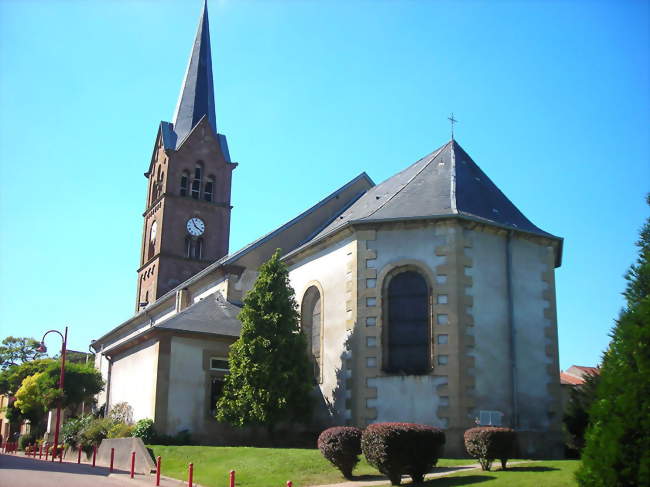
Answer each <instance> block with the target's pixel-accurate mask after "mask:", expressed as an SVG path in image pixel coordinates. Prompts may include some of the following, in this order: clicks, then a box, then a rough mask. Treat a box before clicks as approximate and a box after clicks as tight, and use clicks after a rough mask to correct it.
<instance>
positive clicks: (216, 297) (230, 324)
mask: <svg viewBox="0 0 650 487" xmlns="http://www.w3.org/2000/svg"><path fill="white" fill-rule="evenodd" d="M240 311H241V308H240V307H239V306H236V305H234V304H232V303H231V302H229V301H227V300H226V299H225V298H224V297H223V296H222V295H221V293H220V292H216V293H214V294H211V295H209V296H208V297H206V298H205V299H202V300H201V301H198V302H196V303H194V304H192V305H191V306H189V307H188V308H186V309H184V310H183V311H181V312H180V313H178V314H177V315H175V316H173V317H171V318H170V319H168V320H166V321H163V322H162V323H161V324H159V325H156V326H155V328H160V329H163V330H178V331H190V332H193V333H210V334H217V335H224V336H232V337H239V334H240V332H241V323H240V322H239V320H238V319H237V315H239V312H240Z"/></svg>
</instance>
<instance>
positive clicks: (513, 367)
mask: <svg viewBox="0 0 650 487" xmlns="http://www.w3.org/2000/svg"><path fill="white" fill-rule="evenodd" d="M513 233H514V232H513V231H512V230H508V234H507V236H506V287H507V295H508V297H507V299H508V331H509V352H510V387H511V392H512V427H513V429H517V428H518V427H519V400H518V395H519V394H518V390H517V347H516V337H517V332H516V330H515V320H514V303H513V296H512V235H513Z"/></svg>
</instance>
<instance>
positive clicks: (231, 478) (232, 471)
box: [230, 470, 235, 487]
mask: <svg viewBox="0 0 650 487" xmlns="http://www.w3.org/2000/svg"><path fill="white" fill-rule="evenodd" d="M230 487H235V471H234V470H231V471H230Z"/></svg>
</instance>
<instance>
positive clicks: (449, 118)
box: [447, 112, 458, 140]
mask: <svg viewBox="0 0 650 487" xmlns="http://www.w3.org/2000/svg"><path fill="white" fill-rule="evenodd" d="M447 120H449V121H450V122H451V140H454V124H455V123H458V120H456V119H455V118H454V112H451V117H447Z"/></svg>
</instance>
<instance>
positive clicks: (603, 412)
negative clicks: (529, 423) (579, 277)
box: [576, 195, 650, 487]
mask: <svg viewBox="0 0 650 487" xmlns="http://www.w3.org/2000/svg"><path fill="white" fill-rule="evenodd" d="M648 204H649V205H650V195H649V196H648ZM637 246H638V247H639V257H638V259H637V261H636V263H635V264H634V265H632V267H631V268H630V270H629V271H628V272H627V273H626V275H625V277H626V279H627V281H628V284H627V287H626V290H625V292H624V293H623V294H624V296H625V298H626V300H627V303H626V304H627V305H626V307H625V309H623V311H622V312H621V314H620V316H619V319H618V321H617V323H616V325H615V326H614V328H613V330H612V332H611V337H612V339H611V342H610V344H609V347H608V349H607V351H606V352H605V354H604V356H603V364H602V367H601V374H600V375H601V376H600V381H599V384H598V386H597V389H596V401H595V402H594V404H593V405H592V407H591V409H590V410H589V419H590V426H589V429H588V431H587V435H586V446H585V448H584V450H583V454H582V465H581V467H580V469H579V470H578V472H577V474H576V478H577V479H578V483H579V484H580V485H581V486H598V487H600V486H602V487H610V486H642V485H643V486H645V485H650V218H648V220H646V223H645V225H644V227H643V229H642V230H641V236H640V239H639V241H638V242H637Z"/></svg>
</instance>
